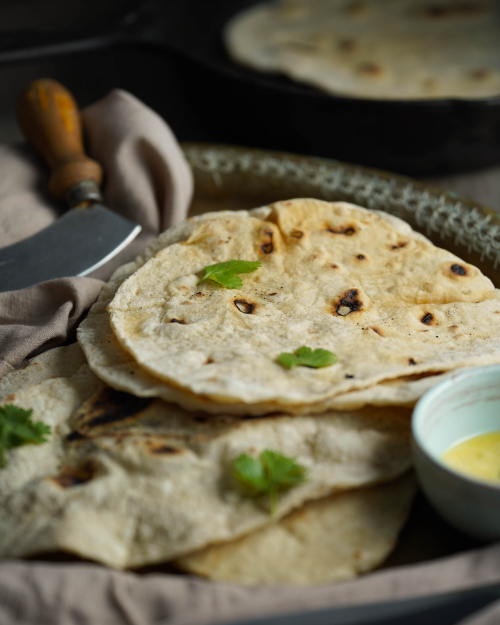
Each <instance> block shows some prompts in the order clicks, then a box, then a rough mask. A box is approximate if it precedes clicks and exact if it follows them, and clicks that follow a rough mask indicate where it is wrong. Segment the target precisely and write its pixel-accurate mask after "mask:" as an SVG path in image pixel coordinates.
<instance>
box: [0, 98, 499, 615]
mask: <svg viewBox="0 0 500 625" xmlns="http://www.w3.org/2000/svg"><path fill="white" fill-rule="evenodd" d="M84 124H85V130H86V134H87V137H88V147H89V153H90V155H91V156H92V157H94V158H95V159H97V160H98V161H100V162H101V163H102V165H103V166H104V170H105V172H106V181H105V185H104V200H105V204H106V205H107V206H109V207H110V208H112V209H114V210H116V211H118V212H121V213H122V214H123V215H125V216H127V217H128V218H130V219H132V220H135V221H137V222H139V223H140V224H141V225H142V226H143V232H142V234H141V236H140V238H139V239H138V240H136V241H135V242H134V243H133V244H132V245H130V246H128V247H127V248H126V250H124V251H123V252H122V253H121V254H120V255H119V257H118V258H115V259H114V260H112V261H111V262H110V263H108V264H107V265H106V266H105V267H102V268H100V269H99V270H98V271H97V272H96V273H95V275H94V277H93V278H66V279H62V280H53V281H49V282H46V283H44V284H42V285H39V286H35V287H30V288H29V289H24V290H21V291H13V292H10V293H3V294H0V375H2V374H4V373H5V372H7V371H9V370H10V369H11V368H13V367H15V366H16V365H17V364H18V363H20V362H21V361H22V360H23V359H24V358H25V357H26V356H28V355H32V354H33V353H35V352H38V351H43V350H45V349H48V348H49V347H52V346H55V345H57V344H60V343H62V342H64V341H65V340H67V338H68V336H70V333H71V331H72V330H73V328H74V327H75V326H76V325H77V324H78V322H79V320H80V319H81V318H82V316H83V315H84V314H85V311H86V309H87V308H88V307H89V306H90V304H91V303H92V302H93V300H94V299H95V298H96V296H97V294H98V292H99V290H100V288H101V286H102V282H101V280H102V279H106V278H108V277H109V275H110V274H111V272H112V271H113V269H114V268H115V267H117V266H118V265H120V264H122V263H124V262H127V261H128V260H130V259H132V258H133V257H134V256H135V255H136V253H137V252H138V251H139V250H140V249H141V248H142V247H143V246H144V245H145V244H146V243H147V242H148V241H149V240H150V239H151V238H153V237H154V236H155V235H156V234H158V232H160V231H161V230H163V229H165V228H166V227H168V226H169V225H171V224H173V223H175V222H177V221H179V220H181V219H183V218H184V217H185V215H186V214H187V208H188V204H189V201H190V197H191V191H192V180H191V173H190V170H189V167H188V165H187V163H186V161H185V160H184V157H183V155H182V152H181V150H180V148H179V146H178V145H177V143H176V141H175V138H174V137H173V135H172V133H171V131H170V130H169V128H168V127H167V126H166V125H165V123H164V122H163V121H162V120H161V119H160V118H159V117H158V116H157V115H156V114H155V113H153V112H152V111H151V110H149V109H148V108H147V107H145V106H144V105H143V104H141V103H140V102H139V101H138V100H136V99H135V98H134V97H132V96H131V95H129V94H127V93H124V92H122V91H115V92H113V93H112V94H110V95H109V96H108V97H107V98H105V99H104V100H102V101H101V102H98V103H97V104H95V105H93V106H91V107H89V108H87V109H86V110H85V111H84ZM0 167H1V171H2V176H1V177H0V224H1V227H0V245H6V244H9V243H13V242H15V241H17V240H19V239H21V238H23V237H25V236H28V235H30V234H33V233H34V232H36V231H38V230H39V229H41V228H43V227H45V226H46V225H48V224H50V223H51V222H52V221H53V220H54V219H55V218H56V217H57V216H58V214H59V213H60V212H61V208H60V207H58V206H56V204H55V203H52V202H51V201H50V200H49V198H48V196H47V194H46V191H45V188H46V182H47V175H46V171H45V167H44V166H43V164H42V163H41V161H39V160H38V159H37V158H36V157H34V156H33V155H32V152H31V151H30V150H29V149H28V148H26V147H24V146H22V147H9V146H3V147H2V146H0ZM491 583H500V546H493V547H489V548H485V549H479V550H475V551H470V552H468V553H462V554H460V555H457V556H454V557H450V558H444V559H441V560H435V561H432V562H429V563H425V564H420V565H415V566H406V567H398V568H393V569H387V570H384V571H378V572H375V573H372V574H370V575H366V576H364V577H362V578H361V579H358V580H356V581H353V582H348V583H343V584H338V585H335V586H324V587H317V588H291V587H255V588H246V587H240V586H235V585H230V584H221V583H212V582H209V581H206V580H202V579H199V578H194V577H190V576H181V575H167V574H159V573H155V574H146V575H137V574H134V573H130V572H118V571H113V570H109V569H106V568H105V567H103V566H100V565H97V564H88V563H71V564H69V563H65V564H62V563H44V562H35V561H16V560H4V561H0V625H122V624H127V625H153V624H154V625H162V624H165V625H205V624H207V625H208V624H212V623H214V624H215V623H223V622H229V621H233V622H234V621H237V620H242V619H249V618H258V617H264V616H266V615H277V614H290V613H292V612H297V611H304V610H320V609H325V608H328V607H334V606H345V605H353V604H354V605H359V604H363V603H372V602H376V601H383V600H390V599H401V598H407V597H419V596H425V595H429V594H436V593H441V592H448V591H454V590H460V589H470V588H474V587H476V586H480V585H483V584H491ZM308 622H310V623H314V622H315V620H314V618H313V617H311V618H310V619H308ZM428 622H429V623H431V622H433V621H432V620H431V619H429V620H428ZM499 622H500V605H498V604H494V605H492V606H489V607H488V608H486V609H484V610H481V611H480V612H478V613H477V614H475V615H474V616H472V617H469V618H468V619H466V620H465V621H463V622H462V623H461V625H492V624H493V623H495V624H496V623H499Z"/></svg>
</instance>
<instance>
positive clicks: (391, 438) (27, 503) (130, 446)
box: [0, 344, 411, 568]
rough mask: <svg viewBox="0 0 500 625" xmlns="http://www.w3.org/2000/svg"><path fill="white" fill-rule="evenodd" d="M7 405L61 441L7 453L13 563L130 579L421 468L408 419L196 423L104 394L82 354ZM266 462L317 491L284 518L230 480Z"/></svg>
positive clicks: (51, 359) (9, 390)
mask: <svg viewBox="0 0 500 625" xmlns="http://www.w3.org/2000/svg"><path fill="white" fill-rule="evenodd" d="M65 371H66V373H65ZM0 403H1V404H5V403H12V404H15V405H16V406H20V407H22V408H25V409H32V410H33V414H32V419H33V420H35V421H38V420H40V421H43V422H44V423H46V424H47V425H49V426H50V427H51V428H52V432H51V434H50V435H49V437H48V441H47V442H46V443H43V444H40V445H32V444H27V445H23V446H21V447H17V448H14V449H9V450H7V452H6V460H7V466H6V467H5V468H2V469H0V557H7V558H8V557H23V556H29V555H33V554H37V553H43V552H51V551H57V550H62V551H67V552H70V553H74V554H77V555H79V556H81V557H83V558H89V559H93V560H96V561H98V562H102V563H104V564H106V565H108V566H113V567H117V568H123V567H138V566H143V565H147V564H152V563H155V562H163V561H168V560H170V559H172V558H176V557H180V556H183V555H186V554H188V553H190V552H192V551H195V550H199V549H202V548H203V547H205V546H207V545H209V544H212V543H216V542H224V541H229V540H233V539H236V538H238V537H240V536H242V535H244V534H247V533H249V532H252V531H255V530H257V529H259V528H262V527H265V526H266V525H269V524H270V523H272V522H275V521H278V520H279V519H280V518H282V517H283V516H285V515H286V514H288V513H289V512H291V511H292V510H294V509H295V508H298V507H300V506H302V505H303V504H304V503H305V502H307V501H310V500H314V499H319V498H322V497H325V496H327V495H329V494H331V493H334V492H342V491H345V490H350V489H355V488H358V487H361V486H366V485H370V484H376V483H379V482H385V481H390V480H392V479H394V478H396V477H397V476H399V475H402V474H403V473H405V472H406V471H407V470H408V469H409V467H410V462H411V460H410V450H409V424H410V411H409V410H404V409H394V408H393V409H388V408H387V409H373V408H367V409H365V410H360V411H357V412H336V413H333V412H330V413H325V414H322V415H317V416H314V417H313V416H304V417H291V416H287V415H273V416H270V417H265V418H260V419H245V418H240V417H228V416H224V415H214V416H209V415H206V414H205V413H188V412H186V411H184V410H183V409H182V408H179V407H178V406H175V405H173V404H167V403H165V402H163V401H161V400H153V399H144V398H138V397H134V396H132V395H128V394H126V393H121V392H117V391H114V390H112V389H110V388H109V387H107V386H105V385H104V384H103V383H102V382H101V381H100V380H99V379H98V378H97V377H96V376H95V375H94V374H93V373H92V372H91V371H90V370H89V368H88V366H87V365H86V364H84V358H83V355H82V353H81V350H80V348H79V346H78V345H77V344H75V345H72V346H70V347H61V348H57V349H54V350H51V351H50V352H47V353H46V354H43V355H42V356H39V357H37V358H35V359H33V360H31V361H30V362H29V363H28V364H27V365H26V366H25V367H24V368H23V369H22V370H20V371H14V372H13V373H10V374H8V375H7V376H5V377H4V378H3V379H2V381H1V383H0ZM264 449H270V450H274V451H279V452H281V453H283V454H284V455H286V456H289V457H295V458H296V460H297V461H298V462H299V463H301V464H302V465H303V466H305V467H306V468H307V478H308V479H307V481H306V482H304V483H303V484H300V485H298V486H296V487H294V488H292V489H290V490H289V491H287V492H284V493H283V494H282V495H281V496H280V500H279V503H278V506H277V510H276V512H275V514H274V516H273V517H270V515H269V512H268V510H267V508H266V505H265V502H256V501H255V500H253V499H248V498H245V497H243V495H242V494H241V492H240V490H239V489H238V487H237V485H236V484H235V483H234V481H233V479H232V477H231V473H232V464H233V462H234V460H235V459H236V458H237V457H238V456H239V455H240V454H242V453H249V454H252V455H256V456H257V455H258V454H259V453H260V452H262V451H263V450H264Z"/></svg>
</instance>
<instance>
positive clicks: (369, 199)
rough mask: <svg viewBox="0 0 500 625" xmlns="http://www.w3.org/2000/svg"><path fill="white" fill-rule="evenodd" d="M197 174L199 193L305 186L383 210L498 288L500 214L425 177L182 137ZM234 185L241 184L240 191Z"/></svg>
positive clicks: (313, 192)
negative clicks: (457, 258)
mask: <svg viewBox="0 0 500 625" xmlns="http://www.w3.org/2000/svg"><path fill="white" fill-rule="evenodd" d="M181 148H182V149H183V152H184V155H185V157H186V158H187V160H188V163H189V165H190V166H191V169H192V171H193V174H194V179H195V197H198V196H200V195H202V196H203V195H205V196H209V197H217V195H221V191H222V190H223V189H224V186H225V187H226V189H230V190H231V189H232V190H233V191H235V192H238V193H239V194H241V195H243V194H245V195H247V194H252V193H254V194H255V195H256V196H257V195H258V193H259V192H261V193H262V191H263V190H264V193H265V189H266V187H267V188H268V190H269V189H271V194H274V195H276V191H277V190H278V189H282V191H281V192H282V193H283V189H287V188H293V187H294V185H295V187H301V188H303V189H304V190H307V191H310V192H311V194H310V195H305V194H304V195H301V196H300V195H299V196H298V195H295V196H290V195H288V196H286V197H283V196H277V195H276V198H275V200H274V201H276V199H278V198H279V199H289V198H290V197H318V198H320V199H327V200H328V199H331V200H332V201H335V199H344V200H345V201H350V202H352V203H354V204H358V205H360V206H363V207H365V208H368V209H375V210H384V211H386V212H388V213H389V214H392V215H394V216H396V217H399V218H401V219H403V220H404V221H406V222H408V223H409V224H410V225H411V226H412V228H414V229H415V230H417V231H418V232H420V233H422V234H424V235H425V236H427V237H428V238H429V239H430V240H431V241H432V242H433V243H434V244H435V245H438V246H439V247H443V248H445V249H448V250H449V251H451V252H453V253H455V254H456V255H457V256H459V257H460V258H463V259H464V260H466V261H467V262H469V263H471V264H473V265H475V266H477V267H478V268H479V269H480V270H481V271H482V272H483V273H484V274H485V275H487V276H488V277H489V278H490V279H492V281H493V283H494V284H495V286H497V287H500V213H498V212H496V211H495V210H494V209H492V208H490V207H488V206H485V205H483V204H481V203H479V202H476V201H475V200H473V199H471V198H467V197H463V196H461V195H459V194H457V193H455V192H453V191H447V190H445V189H442V188H441V187H439V186H437V185H434V184H432V183H428V182H425V181H420V180H416V179H414V178H411V177H409V176H403V175H400V174H395V173H392V172H388V171H384V170H380V169H375V168H371V167H365V166H362V165H356V164H352V163H345V162H342V161H338V160H334V159H327V158H323V157H316V156H311V155H302V154H294V153H291V152H282V151H274V150H264V149H259V148H252V147H245V146H237V145H229V144H219V143H200V142H183V143H181ZM236 187H237V189H236Z"/></svg>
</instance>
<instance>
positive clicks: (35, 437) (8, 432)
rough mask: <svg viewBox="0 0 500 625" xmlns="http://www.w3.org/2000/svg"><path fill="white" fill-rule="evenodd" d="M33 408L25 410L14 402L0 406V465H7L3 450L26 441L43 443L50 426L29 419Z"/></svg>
mask: <svg viewBox="0 0 500 625" xmlns="http://www.w3.org/2000/svg"><path fill="white" fill-rule="evenodd" d="M32 412H33V410H25V409H24V408H20V407H19V406H14V404H5V406H0V467H2V468H4V467H5V466H6V465H7V461H6V459H5V451H6V450H7V449H10V448H11V447H19V446H20V445H24V444H26V443H37V444H38V443H45V442H46V440H47V439H46V438H45V435H46V434H50V426H49V425H45V423H42V421H37V422H36V423H35V422H34V421H32V420H31V419H30V417H31V413H32Z"/></svg>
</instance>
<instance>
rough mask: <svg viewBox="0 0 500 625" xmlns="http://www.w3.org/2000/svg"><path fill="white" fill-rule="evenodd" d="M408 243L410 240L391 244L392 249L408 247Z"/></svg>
mask: <svg viewBox="0 0 500 625" xmlns="http://www.w3.org/2000/svg"><path fill="white" fill-rule="evenodd" d="M407 245H408V241H401V243H396V244H395V245H391V246H390V249H391V250H400V249H401V248H403V247H406V246H407Z"/></svg>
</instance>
